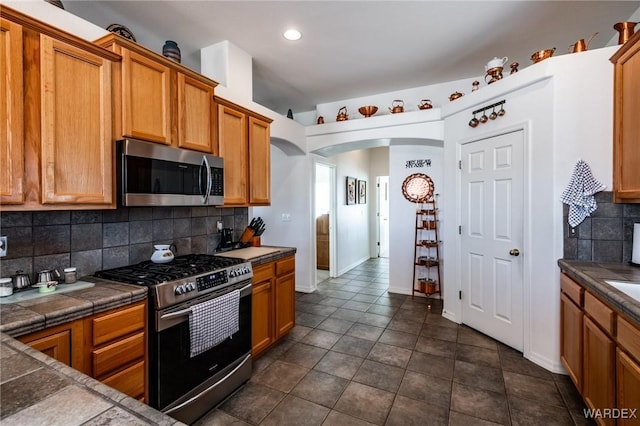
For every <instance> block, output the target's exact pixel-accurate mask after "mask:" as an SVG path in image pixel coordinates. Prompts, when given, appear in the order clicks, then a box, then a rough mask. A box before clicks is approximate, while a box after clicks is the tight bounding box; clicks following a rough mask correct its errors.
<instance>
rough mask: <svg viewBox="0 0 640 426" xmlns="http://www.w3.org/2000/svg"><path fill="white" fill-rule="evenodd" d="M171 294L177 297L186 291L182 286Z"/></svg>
mask: <svg viewBox="0 0 640 426" xmlns="http://www.w3.org/2000/svg"><path fill="white" fill-rule="evenodd" d="M173 292H174V293H175V294H176V295H178V296H179V295H181V294H185V293H186V292H187V289H186V288H185V287H184V285H179V286H177V287H176V289H175V290H174V291H173Z"/></svg>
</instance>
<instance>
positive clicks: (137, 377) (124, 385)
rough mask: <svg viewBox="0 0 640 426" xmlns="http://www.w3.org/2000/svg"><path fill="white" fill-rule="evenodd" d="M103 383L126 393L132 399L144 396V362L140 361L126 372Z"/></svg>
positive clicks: (110, 377) (120, 372) (119, 373)
mask: <svg viewBox="0 0 640 426" xmlns="http://www.w3.org/2000/svg"><path fill="white" fill-rule="evenodd" d="M102 383H104V384H105V385H107V386H111V387H112V388H114V389H117V390H119V391H120V392H122V393H126V394H127V395H129V396H130V397H132V398H138V397H140V396H141V395H144V361H140V362H139V363H137V364H134V365H132V366H131V367H129V368H127V369H126V370H122V371H119V372H118V373H116V374H114V375H113V376H109V377H107V378H106V379H104V380H102Z"/></svg>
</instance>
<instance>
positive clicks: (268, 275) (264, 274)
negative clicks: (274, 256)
mask: <svg viewBox="0 0 640 426" xmlns="http://www.w3.org/2000/svg"><path fill="white" fill-rule="evenodd" d="M272 278H273V262H270V263H267V264H264V265H258V266H256V267H255V268H253V282H254V283H256V284H258V283H261V282H263V281H267V280H270V279H272Z"/></svg>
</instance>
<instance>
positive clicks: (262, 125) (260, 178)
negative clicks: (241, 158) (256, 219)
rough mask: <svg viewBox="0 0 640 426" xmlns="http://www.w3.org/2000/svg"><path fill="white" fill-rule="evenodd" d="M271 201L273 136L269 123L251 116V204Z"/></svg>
mask: <svg viewBox="0 0 640 426" xmlns="http://www.w3.org/2000/svg"><path fill="white" fill-rule="evenodd" d="M270 201H271V136H270V133H269V123H267V122H265V121H262V120H259V119H257V118H255V117H249V204H255V205H269V203H270Z"/></svg>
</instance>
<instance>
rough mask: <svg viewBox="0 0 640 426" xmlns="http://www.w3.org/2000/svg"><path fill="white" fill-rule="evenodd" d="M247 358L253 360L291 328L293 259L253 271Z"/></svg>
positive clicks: (293, 282) (292, 323) (293, 292)
mask: <svg viewBox="0 0 640 426" xmlns="http://www.w3.org/2000/svg"><path fill="white" fill-rule="evenodd" d="M253 281H254V284H253V294H252V297H251V314H252V319H251V355H252V356H253V357H254V358H256V357H258V356H259V355H261V354H262V353H264V352H265V351H266V350H267V349H269V348H270V347H271V346H272V345H273V344H275V343H276V342H277V341H278V340H279V339H280V338H282V337H284V336H285V335H286V334H287V333H288V332H289V331H290V330H291V329H292V328H293V327H294V326H295V318H296V313H295V287H296V286H295V257H294V256H290V257H287V258H284V259H281V260H277V261H274V262H270V263H267V264H263V265H258V266H256V267H254V268H253Z"/></svg>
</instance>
